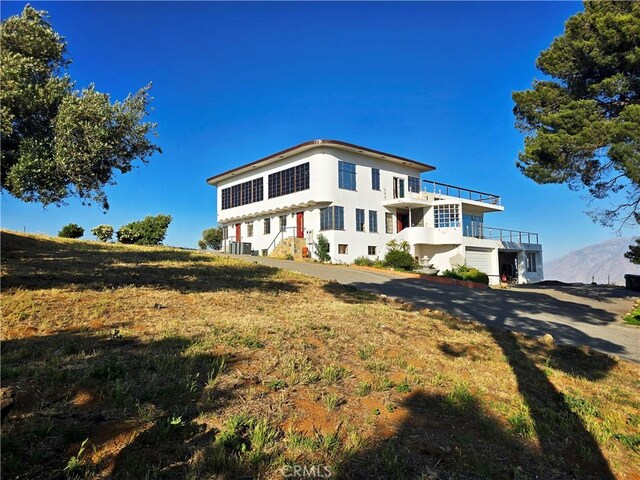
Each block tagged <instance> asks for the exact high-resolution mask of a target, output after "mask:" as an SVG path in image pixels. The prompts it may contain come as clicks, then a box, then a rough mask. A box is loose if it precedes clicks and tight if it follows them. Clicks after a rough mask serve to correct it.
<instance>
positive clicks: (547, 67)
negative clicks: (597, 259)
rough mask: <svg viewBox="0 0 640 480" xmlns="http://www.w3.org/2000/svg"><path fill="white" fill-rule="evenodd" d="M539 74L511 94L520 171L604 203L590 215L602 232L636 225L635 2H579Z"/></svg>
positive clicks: (639, 33)
mask: <svg viewBox="0 0 640 480" xmlns="http://www.w3.org/2000/svg"><path fill="white" fill-rule="evenodd" d="M537 67H538V69H540V70H541V71H542V73H544V74H545V75H546V76H547V77H549V78H550V79H545V80H536V81H534V83H533V88H532V89H530V90H525V91H521V92H514V93H513V100H514V102H515V108H514V114H515V116H516V126H517V127H518V128H519V129H520V131H522V132H523V133H525V134H526V135H527V136H526V137H525V140H524V149H523V151H522V152H521V153H520V154H519V159H518V162H517V165H518V167H519V168H520V169H521V170H522V172H524V174H525V175H526V176H528V177H529V178H531V179H533V180H534V181H536V182H538V183H566V184H568V185H569V187H570V188H572V189H575V190H578V189H583V188H586V189H587V191H588V192H589V194H590V195H591V197H592V198H595V199H604V198H608V199H609V200H610V201H611V206H610V207H609V208H606V209H594V210H592V211H591V212H589V213H590V215H591V216H592V218H593V219H594V220H597V221H599V222H600V223H602V224H603V225H606V226H614V225H618V226H620V227H622V226H623V225H625V224H627V222H631V223H633V222H634V221H635V222H638V223H640V208H639V205H640V2H617V1H597V2H596V1H588V2H584V12H580V13H578V14H576V15H574V16H573V17H571V18H569V20H568V21H567V22H566V24H565V31H564V33H563V34H562V35H560V36H559V37H557V38H556V39H555V40H553V42H552V44H551V46H550V47H549V48H548V49H547V50H545V51H543V52H542V53H541V54H540V56H539V57H538V60H537Z"/></svg>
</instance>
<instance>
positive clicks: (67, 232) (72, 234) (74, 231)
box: [58, 223, 84, 238]
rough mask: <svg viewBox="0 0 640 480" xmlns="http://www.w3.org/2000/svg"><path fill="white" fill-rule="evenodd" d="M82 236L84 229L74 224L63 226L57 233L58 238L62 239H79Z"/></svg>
mask: <svg viewBox="0 0 640 480" xmlns="http://www.w3.org/2000/svg"><path fill="white" fill-rule="evenodd" d="M83 235H84V228H82V227H81V226H79V225H76V224H75V223H70V224H69V225H65V226H64V227H62V229H61V230H60V231H59V232H58V236H59V237H62V238H80V237H81V236H83Z"/></svg>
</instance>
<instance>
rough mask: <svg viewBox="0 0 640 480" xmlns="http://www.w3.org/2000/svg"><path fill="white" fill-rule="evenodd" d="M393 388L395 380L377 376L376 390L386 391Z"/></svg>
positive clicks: (374, 383) (374, 387)
mask: <svg viewBox="0 0 640 480" xmlns="http://www.w3.org/2000/svg"><path fill="white" fill-rule="evenodd" d="M392 388H393V382H392V381H391V380H390V379H389V377H386V376H381V377H378V378H376V380H375V382H373V389H374V390H375V391H376V392H386V391H388V390H391V389H392Z"/></svg>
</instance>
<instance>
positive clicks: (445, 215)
mask: <svg viewBox="0 0 640 480" xmlns="http://www.w3.org/2000/svg"><path fill="white" fill-rule="evenodd" d="M460 221H461V219H460V205H459V204H458V203H443V204H438V205H434V206H433V228H458V227H460Z"/></svg>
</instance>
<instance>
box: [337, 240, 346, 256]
mask: <svg viewBox="0 0 640 480" xmlns="http://www.w3.org/2000/svg"><path fill="white" fill-rule="evenodd" d="M347 247H348V245H347V244H345V243H339V244H338V253H341V254H342V255H346V254H347Z"/></svg>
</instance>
